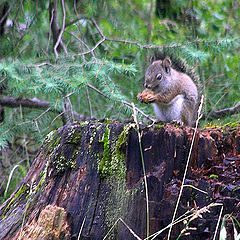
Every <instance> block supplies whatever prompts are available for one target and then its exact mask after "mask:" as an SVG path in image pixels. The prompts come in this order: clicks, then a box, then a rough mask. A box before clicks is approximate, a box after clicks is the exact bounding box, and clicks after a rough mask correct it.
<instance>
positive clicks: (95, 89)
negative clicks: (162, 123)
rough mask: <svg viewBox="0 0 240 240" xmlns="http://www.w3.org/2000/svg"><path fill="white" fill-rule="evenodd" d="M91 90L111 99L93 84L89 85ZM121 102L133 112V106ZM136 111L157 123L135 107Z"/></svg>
mask: <svg viewBox="0 0 240 240" xmlns="http://www.w3.org/2000/svg"><path fill="white" fill-rule="evenodd" d="M87 85H88V86H89V87H90V88H91V89H93V90H94V91H96V92H97V93H99V94H100V95H102V96H104V97H105V98H108V99H110V98H109V97H108V96H107V95H106V94H104V93H103V92H102V91H100V90H99V89H97V88H95V87H94V86H92V85H91V84H89V83H88V84H87ZM119 102H121V103H122V104H124V105H126V106H128V107H129V108H130V109H131V110H133V107H132V104H131V103H129V102H126V101H124V100H119ZM135 109H136V111H137V112H139V113H141V114H142V115H143V116H144V117H146V118H148V119H149V120H151V121H152V122H155V119H153V118H151V117H150V116H149V115H147V114H145V113H144V112H143V111H142V110H140V109H139V108H137V107H135Z"/></svg>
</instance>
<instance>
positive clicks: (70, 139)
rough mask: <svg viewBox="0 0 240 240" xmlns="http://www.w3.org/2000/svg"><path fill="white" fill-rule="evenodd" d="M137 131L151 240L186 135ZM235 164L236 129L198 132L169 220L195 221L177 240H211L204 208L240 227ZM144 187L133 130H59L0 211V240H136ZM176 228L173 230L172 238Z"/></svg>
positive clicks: (163, 128) (175, 180) (142, 224)
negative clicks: (236, 221) (234, 220)
mask: <svg viewBox="0 0 240 240" xmlns="http://www.w3.org/2000/svg"><path fill="white" fill-rule="evenodd" d="M140 131H141V136H142V137H141V143H142V149H143V158H144V163H145V169H146V176H147V185H148V198H149V210H150V213H149V219H150V234H153V233H156V232H157V231H159V230H161V229H163V228H164V227H166V226H167V225H168V224H169V223H170V222H171V219H172V215H173V211H174V208H175V205H176V200H177V196H178V192H179V189H180V186H181V183H182V177H183V172H184V169H185V166H186V161H187V158H188V154H189V148H190V145H191V141H192V138H193V132H194V129H192V128H190V127H175V126H173V125H171V124H166V125H154V126H151V127H146V126H144V125H141V126H140ZM239 163H240V127H239V126H235V127H225V128H224V129H203V130H198V131H197V134H196V138H195V142H194V145H193V151H192V154H191V162H190V166H189V170H188V174H187V179H186V180H185V182H184V184H185V185H186V187H184V191H183V195H182V198H181V201H180V205H179V207H178V212H177V218H178V217H180V216H182V215H183V214H184V213H186V212H187V211H190V213H191V209H195V210H194V211H193V213H195V215H192V216H195V217H196V218H194V220H193V219H192V220H191V216H190V217H189V218H188V219H187V223H188V227H191V228H190V229H189V228H188V229H186V231H185V232H186V233H190V235H187V236H182V237H181V239H194V240H198V239H199V240H200V239H212V238H213V234H214V232H215V229H216V224H217V220H218V216H219V212H220V208H221V206H218V205H216V206H213V205H211V204H212V203H222V204H223V206H224V208H223V215H225V214H227V213H232V214H233V216H234V217H236V218H237V219H239V217H240V209H239V200H240V199H239V196H240V184H239V182H240V181H239V180H240V177H239V175H240V168H239V165H240V164H239ZM143 179H144V176H143V166H142V161H141V153H140V148H139V139H138V134H137V131H136V128H135V124H134V123H128V124H122V123H119V122H109V121H105V122H97V121H95V122H87V123H82V124H81V123H78V122H75V123H73V124H70V125H66V126H64V127H62V128H61V129H58V130H56V131H54V132H52V133H50V134H49V135H48V137H47V138H46V139H45V143H44V144H43V145H42V147H41V149H40V151H39V153H38V155H37V156H36V158H35V160H34V162H33V164H32V166H31V168H30V170H29V172H28V174H27V176H26V177H25V179H24V181H23V182H22V184H21V185H20V186H19V187H18V189H17V190H16V191H15V192H14V193H13V194H12V196H11V197H10V198H9V199H8V200H7V201H6V202H5V203H4V204H3V205H2V206H1V207H0V239H104V237H105V239H128V240H131V239H136V237H135V236H134V235H133V233H132V232H131V231H133V232H134V234H136V235H138V236H139V238H141V239H144V238H145V237H146V234H147V233H146V229H147V228H146V218H147V215H146V194H145V185H144V180H143ZM203 191H205V193H204V192H203ZM197 210H199V211H198V212H197ZM190 213H188V214H187V215H190ZM197 214H198V215H197ZM199 214H201V217H200V216H199ZM187 215H185V216H187ZM223 215H222V216H223ZM230 222H231V221H230ZM230 222H227V224H228V225H229V226H230V227H229V229H228V231H229V238H228V239H231V234H232V232H231V231H232V229H231V223H230ZM115 223H116V224H115ZM114 224H115V225H114ZM112 226H114V227H113V228H111V227H112ZM185 227H186V225H184V224H183V222H180V223H178V224H176V225H174V227H173V230H172V233H171V239H177V237H178V236H179V234H180V232H181V231H182V230H183V229H184V228H185ZM193 227H194V228H196V229H195V230H193ZM129 229H131V231H130V230H129ZM167 233H168V231H166V230H165V231H162V232H161V233H160V234H159V235H158V236H157V237H156V238H155V239H166V236H167Z"/></svg>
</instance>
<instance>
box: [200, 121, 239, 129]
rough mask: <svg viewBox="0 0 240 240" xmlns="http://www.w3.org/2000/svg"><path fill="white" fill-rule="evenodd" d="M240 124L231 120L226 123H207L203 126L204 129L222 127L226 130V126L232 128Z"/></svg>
mask: <svg viewBox="0 0 240 240" xmlns="http://www.w3.org/2000/svg"><path fill="white" fill-rule="evenodd" d="M239 126H240V122H229V123H225V124H223V125H222V123H211V122H210V123H207V124H206V125H205V126H203V129H204V128H206V129H208V128H217V129H221V130H224V129H225V128H226V127H230V128H235V127H239Z"/></svg>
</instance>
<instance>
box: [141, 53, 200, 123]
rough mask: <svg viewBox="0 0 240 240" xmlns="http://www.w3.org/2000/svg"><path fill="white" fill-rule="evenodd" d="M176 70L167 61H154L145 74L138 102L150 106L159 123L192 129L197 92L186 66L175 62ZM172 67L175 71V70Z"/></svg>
mask: <svg viewBox="0 0 240 240" xmlns="http://www.w3.org/2000/svg"><path fill="white" fill-rule="evenodd" d="M178 63H179V64H178V65H176V64H175V66H177V67H175V66H173V65H172V62H171V60H170V58H169V57H165V58H164V59H163V60H153V61H152V63H151V64H150V66H148V68H147V70H146V73H145V84H144V86H145V87H146V90H144V91H143V92H142V93H140V94H139V95H138V100H140V101H141V102H144V103H152V104H153V108H154V112H155V115H156V118H157V119H158V120H160V121H165V122H169V121H180V122H181V123H182V124H184V125H188V126H192V125H193V122H194V118H195V115H196V106H197V102H198V89H197V86H196V84H195V83H194V81H193V80H192V78H191V77H190V76H189V75H187V74H186V73H185V72H186V67H185V66H186V65H185V64H184V63H181V62H178ZM174 67H175V68H176V69H178V70H176V69H174ZM194 77H195V78H196V76H195V75H194Z"/></svg>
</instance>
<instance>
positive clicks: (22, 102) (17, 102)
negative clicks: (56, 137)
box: [0, 93, 86, 121]
mask: <svg viewBox="0 0 240 240" xmlns="http://www.w3.org/2000/svg"><path fill="white" fill-rule="evenodd" d="M71 94H72V93H71ZM0 105H2V106H5V107H11V108H15V107H19V106H22V107H27V108H38V109H39V108H40V109H41V108H42V109H43V108H48V109H47V110H46V111H45V112H43V113H42V114H41V115H40V116H39V117H41V116H42V115H43V114H45V113H46V112H48V111H51V112H57V113H61V112H60V111H58V110H56V109H54V107H50V105H51V103H50V102H47V101H43V100H39V99H37V98H32V99H31V98H14V97H7V96H2V97H0ZM73 116H74V118H75V119H77V120H80V121H85V120H86V117H85V116H83V115H80V114H78V113H76V112H73ZM39 117H37V119H39Z"/></svg>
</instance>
